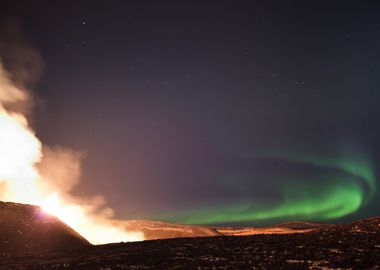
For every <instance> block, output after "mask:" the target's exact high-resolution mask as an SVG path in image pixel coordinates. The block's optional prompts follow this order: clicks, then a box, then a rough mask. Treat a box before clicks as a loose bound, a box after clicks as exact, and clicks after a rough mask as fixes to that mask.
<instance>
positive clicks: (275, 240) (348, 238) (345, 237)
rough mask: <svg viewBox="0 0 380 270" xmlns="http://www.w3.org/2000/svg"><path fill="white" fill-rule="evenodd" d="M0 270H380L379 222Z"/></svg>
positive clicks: (118, 247) (51, 255)
mask: <svg viewBox="0 0 380 270" xmlns="http://www.w3.org/2000/svg"><path fill="white" fill-rule="evenodd" d="M0 269H28V270H29V269H30V270H33V269H35V270H40V269H41V270H42V269H78V270H80V269H91V270H93V269H103V270H106V269H107V270H111V269H380V217H373V218H369V219H366V220H361V221H357V222H354V223H351V224H346V225H334V226H328V227H322V228H318V229H314V230H311V231H309V232H305V233H297V234H265V235H251V236H214V237H200V238H177V239H167V240H154V241H143V242H135V243H118V244H109V245H101V246H89V247H83V248H75V249H66V250H57V251H50V252H28V253H23V254H22V253H18V254H13V255H12V254H7V253H2V254H1V256H0Z"/></svg>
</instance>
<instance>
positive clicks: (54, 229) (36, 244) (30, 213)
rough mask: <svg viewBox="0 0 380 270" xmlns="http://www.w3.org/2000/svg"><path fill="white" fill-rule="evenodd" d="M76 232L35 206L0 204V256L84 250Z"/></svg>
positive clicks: (81, 238) (83, 243) (83, 242)
mask: <svg viewBox="0 0 380 270" xmlns="http://www.w3.org/2000/svg"><path fill="white" fill-rule="evenodd" d="M87 246H90V243H89V242H88V241H87V240H86V239H84V238H83V237H82V236H80V235H79V234H78V233H77V232H75V231H74V230H73V229H71V228H70V227H69V226H67V225H66V224H65V223H63V222H61V221H60V220H59V219H58V218H56V217H54V216H51V215H48V214H46V213H44V212H43V211H42V209H41V208H40V207H38V206H33V205H28V204H19V203H10V202H0V252H1V253H15V252H28V251H44V250H52V249H68V248H77V247H87Z"/></svg>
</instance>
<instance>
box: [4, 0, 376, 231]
mask: <svg viewBox="0 0 380 270" xmlns="http://www.w3.org/2000/svg"><path fill="white" fill-rule="evenodd" d="M3 2H4V3H0V52H1V53H0V55H1V57H2V61H3V62H4V66H5V68H6V69H7V71H9V74H12V76H10V77H11V79H12V80H14V81H16V82H17V81H18V79H19V78H21V79H25V78H24V77H23V76H24V75H25V70H24V69H20V68H18V67H19V66H21V65H26V66H28V64H30V63H29V62H28V61H26V60H28V59H24V58H22V57H20V54H17V53H13V52H14V51H15V50H16V49H17V48H18V47H17V46H16V45H15V44H16V43H12V42H9V41H8V40H7V38H9V37H11V38H13V39H15V38H16V39H20V38H19V35H14V34H13V32H12V31H14V29H19V30H20V32H22V35H20V36H22V37H23V38H22V39H21V40H22V41H23V42H24V41H25V43H27V44H29V45H30V46H31V47H33V48H34V50H35V51H37V52H38V53H37V54H38V56H39V57H40V58H41V59H43V64H41V67H40V68H41V70H42V71H43V72H42V73H41V74H35V72H32V76H31V77H33V78H32V79H31V81H32V82H33V83H29V82H25V84H28V89H31V90H30V91H31V96H33V97H34V99H33V100H34V104H32V105H31V107H33V108H26V110H28V109H31V110H32V111H33V113H32V114H30V119H28V120H29V122H30V126H31V129H32V130H34V131H35V132H36V134H35V135H36V137H37V138H38V140H40V141H41V142H42V144H43V145H44V146H46V147H50V148H52V147H58V148H60V147H63V148H65V149H66V148H68V149H70V151H71V150H72V151H73V153H75V156H76V157H77V159H76V160H77V163H78V164H77V169H78V172H77V176H78V180H77V181H75V185H74V186H72V188H71V189H70V190H69V191H67V192H69V193H70V196H77V197H80V198H86V199H88V198H91V199H89V200H92V198H93V195H94V194H98V195H100V197H99V198H98V197H96V198H95V199H93V201H94V204H95V205H97V204H98V203H99V202H106V205H107V207H110V208H111V209H113V210H114V216H115V218H116V219H159V220H164V221H171V222H179V223H191V224H232V225H261V224H264V225H265V224H271V223H275V222H282V221H291V220H310V221H322V222H336V223H339V222H345V221H351V220H354V219H359V218H364V217H368V216H373V215H379V213H380V196H379V192H378V186H379V177H378V175H379V168H380V155H379V153H380V141H379V138H380V125H379V119H380V108H379V101H380V91H379V87H380V79H379V78H380V54H379V48H380V19H379V15H378V14H379V12H378V10H379V8H380V4H378V3H359V2H353V1H344V3H342V1H324V2H322V1H290V2H288V1H286V3H285V1H238V2H236V1H235V2H231V1H218V2H217V3H216V2H215V3H213V2H211V1H199V2H194V1H177V2H178V3H177V2H168V1H134V2H133V1H118V0H114V1H111V2H112V4H110V3H109V2H108V1H105V0H100V1H84V0H78V1H75V2H74V1H58V2H56V1H54V3H51V2H52V1H44V0H36V1H23V0H20V1H3ZM32 2H33V3H32ZM4 22H5V23H4ZM4 25H8V26H9V25H12V27H8V28H6V27H5V28H6V31H4V29H3V28H4V27H3V26H4ZM14 25H16V26H14ZM24 36H25V37H24ZM28 55H29V56H30V54H28ZM29 84H31V85H29ZM28 117H29V114H28ZM60 181H61V180H60ZM62 182H65V181H63V180H62ZM106 212H107V211H106ZM110 212H112V211H110ZM106 214H108V212H107V213H106Z"/></svg>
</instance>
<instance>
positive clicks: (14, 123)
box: [0, 20, 143, 244]
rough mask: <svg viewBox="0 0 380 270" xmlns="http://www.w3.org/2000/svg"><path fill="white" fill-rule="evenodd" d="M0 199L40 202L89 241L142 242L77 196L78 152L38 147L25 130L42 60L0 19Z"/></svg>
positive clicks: (102, 203) (102, 205)
mask: <svg viewBox="0 0 380 270" xmlns="http://www.w3.org/2000/svg"><path fill="white" fill-rule="evenodd" d="M0 37H1V38H0V200H4V201H14V202H20V203H29V204H36V205H40V206H41V207H42V208H43V209H44V210H45V211H46V212H48V213H50V214H53V215H55V216H57V217H58V218H60V219H61V220H62V221H63V222H65V223H67V224H68V225H69V226H71V227H73V228H74V229H75V230H77V231H78V232H79V233H80V234H82V235H83V236H84V237H86V238H87V239H88V240H89V241H90V242H92V243H96V244H99V243H109V242H120V241H133V240H142V239H143V234H142V233H140V232H129V231H128V232H127V231H126V230H125V228H124V227H123V226H122V225H119V224H121V223H119V222H118V221H117V220H113V219H112V217H113V210H112V209H110V208H108V207H106V200H105V199H104V198H103V197H102V196H94V197H92V198H78V197H76V196H73V195H72V194H71V192H72V191H73V188H74V187H75V186H76V185H77V184H78V183H79V181H80V176H81V160H82V159H83V158H84V157H85V155H84V154H83V153H81V152H78V151H75V150H72V149H68V148H65V147H62V146H53V147H51V146H47V145H44V144H43V143H42V142H41V141H39V140H38V138H37V137H36V135H35V132H34V131H33V129H32V128H31V126H30V124H29V122H30V119H28V118H30V114H31V112H32V108H33V106H34V97H33V94H32V92H31V91H30V90H28V89H30V88H31V87H33V86H34V84H35V83H36V82H37V81H38V80H39V78H40V76H41V74H42V71H43V68H44V64H43V62H42V60H41V57H40V54H39V53H38V51H37V50H35V49H34V48H33V47H32V46H31V45H30V43H29V42H28V41H27V40H26V39H25V38H24V36H23V35H22V33H21V31H20V26H19V24H18V23H17V22H15V21H12V20H7V21H6V22H4V21H3V22H0Z"/></svg>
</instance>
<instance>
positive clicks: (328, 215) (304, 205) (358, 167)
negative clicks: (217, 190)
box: [166, 153, 376, 224]
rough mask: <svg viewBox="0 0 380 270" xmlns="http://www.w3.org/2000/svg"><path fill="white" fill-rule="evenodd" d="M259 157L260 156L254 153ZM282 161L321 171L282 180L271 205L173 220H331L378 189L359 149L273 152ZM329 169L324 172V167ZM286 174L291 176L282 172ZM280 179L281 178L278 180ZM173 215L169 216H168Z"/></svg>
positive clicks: (242, 206) (198, 213) (199, 213)
mask: <svg viewBox="0 0 380 270" xmlns="http://www.w3.org/2000/svg"><path fill="white" fill-rule="evenodd" d="M255 158H256V159H260V157H255ZM265 158H267V159H273V158H274V159H278V160H281V162H283V163H289V162H295V163H298V164H301V165H306V166H308V165H312V166H315V167H317V169H318V170H319V171H322V174H321V175H320V176H319V178H320V179H319V178H318V177H317V178H316V179H313V182H312V183H307V184H305V183H304V184H302V179H301V183H300V181H293V182H292V181H287V180H285V181H283V182H282V183H281V186H280V187H279V188H280V189H281V200H280V201H279V202H277V203H275V204H274V205H272V206H269V207H268V206H265V205H260V207H255V203H254V202H250V203H240V204H236V205H233V206H232V207H225V208H216V209H207V210H201V211H194V212H190V213H187V214H186V215H183V214H179V215H178V216H177V217H175V216H174V217H172V219H173V220H174V221H177V222H182V223H190V224H218V223H239V222H255V221H258V220H276V219H277V220H292V219H296V220H330V219H337V218H341V217H344V216H346V215H349V214H351V213H354V212H355V211H357V210H358V209H359V208H360V207H361V206H362V205H363V204H365V203H367V202H369V201H370V200H371V198H372V197H373V196H374V194H375V192H376V179H375V176H374V172H373V169H372V168H371V164H369V160H368V159H367V158H366V157H365V156H363V155H362V154H360V153H355V154H352V156H347V157H342V158H335V159H334V158H328V157H326V158H324V157H321V156H319V157H313V156H303V157H298V156H296V155H285V154H284V155H276V156H275V155H273V156H267V157H265ZM326 169H329V171H328V172H326V173H323V170H326ZM281 177H283V178H285V179H287V178H289V179H292V177H291V176H288V175H286V173H284V174H282V176H281ZM278 182H280V181H278ZM166 218H169V219H170V216H169V217H166Z"/></svg>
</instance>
